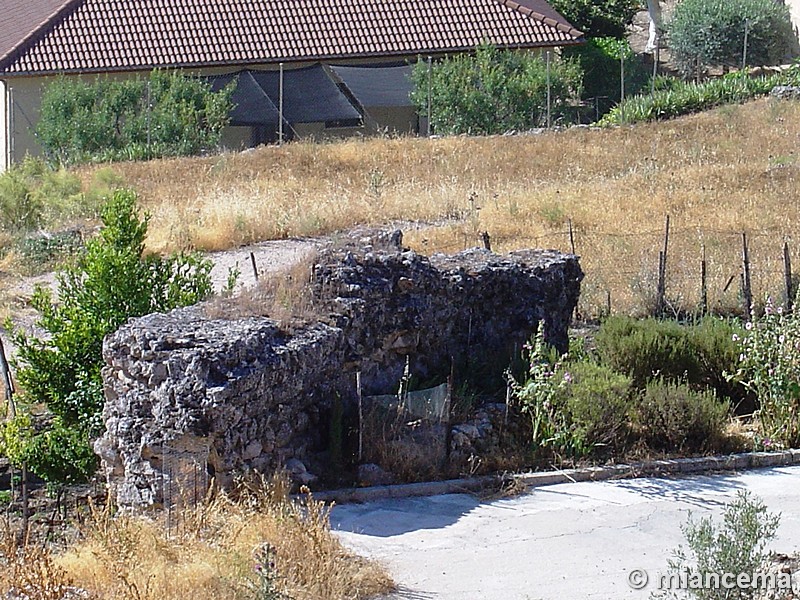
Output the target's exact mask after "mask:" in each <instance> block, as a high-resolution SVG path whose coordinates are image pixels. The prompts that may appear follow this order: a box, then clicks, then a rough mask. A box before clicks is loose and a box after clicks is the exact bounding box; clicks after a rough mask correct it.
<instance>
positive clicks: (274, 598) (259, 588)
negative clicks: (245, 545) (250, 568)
mask: <svg viewBox="0 0 800 600" xmlns="http://www.w3.org/2000/svg"><path fill="white" fill-rule="evenodd" d="M253 558H254V559H255V566H254V570H255V573H256V583H255V585H254V586H253V588H254V592H255V598H256V600H291V598H290V596H288V595H287V594H285V593H284V592H282V591H281V590H280V583H279V580H280V578H281V577H280V575H279V574H278V570H277V568H276V566H275V547H274V546H273V545H272V544H269V543H268V542H264V543H263V544H259V545H258V546H257V547H256V549H255V550H254V551H253Z"/></svg>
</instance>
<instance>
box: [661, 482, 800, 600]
mask: <svg viewBox="0 0 800 600" xmlns="http://www.w3.org/2000/svg"><path fill="white" fill-rule="evenodd" d="M779 524H780V515H777V514H773V513H769V512H767V507H766V505H765V504H764V503H763V502H762V501H761V500H760V499H758V497H756V496H754V495H753V494H752V493H750V492H748V491H747V490H744V491H739V492H737V493H736V498H735V499H734V500H733V501H732V502H731V503H729V504H728V505H726V507H725V511H724V513H723V515H722V523H721V525H715V524H714V522H713V521H712V520H711V518H710V517H704V518H702V519H700V521H695V520H694V519H693V518H692V515H691V514H690V515H689V519H688V521H687V522H686V524H685V525H683V526H682V527H681V530H682V531H683V535H684V537H685V538H686V542H687V544H688V546H689V549H688V550H689V551H688V552H687V550H686V549H685V548H684V547H683V546H679V547H678V548H677V549H676V550H675V551H674V552H673V553H672V554H673V556H672V558H671V559H670V560H669V561H668V569H667V573H666V574H665V576H664V577H665V578H666V581H668V582H671V585H669V586H666V585H665V586H663V587H664V588H670V587H671V588H672V589H664V590H662V591H659V592H657V593H654V594H653V595H652V597H653V598H657V599H658V598H674V599H678V598H686V597H690V598H696V599H697V600H746V599H752V598H766V597H769V598H778V597H781V598H782V597H784V596H782V595H780V596H779V595H773V593H775V594H778V593H779V592H778V591H777V589H776V588H782V589H785V590H787V591H788V589H790V588H791V574H789V573H783V572H779V573H778V576H779V577H782V578H783V579H782V580H780V579H777V577H776V579H775V580H774V581H777V582H781V581H782V583H780V584H779V585H776V586H775V587H774V588H771V589H770V591H769V592H766V591H765V589H763V588H761V589H760V588H759V586H752V585H751V586H741V587H739V586H736V587H732V588H731V587H729V586H726V585H724V583H725V582H724V581H723V583H722V584H720V583H716V584H714V583H713V582H714V581H715V578H716V581H717V582H720V581H722V577H723V576H724V575H725V574H729V576H730V574H732V575H733V577H734V583H735V577H736V576H738V575H739V574H746V575H748V576H750V577H754V576H755V575H756V574H763V573H765V572H766V571H767V569H768V559H769V556H770V554H769V552H767V543H768V542H769V541H770V540H772V539H774V538H775V534H776V532H777V530H778V525H779ZM750 581H751V583H752V582H753V580H752V579H751V580H750ZM756 581H757V580H756ZM787 582H788V584H787ZM698 584H699V585H698ZM785 597H786V598H791V597H792V595H791V594H788V595H786V596H785Z"/></svg>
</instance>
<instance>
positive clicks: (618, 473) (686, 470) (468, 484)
mask: <svg viewBox="0 0 800 600" xmlns="http://www.w3.org/2000/svg"><path fill="white" fill-rule="evenodd" d="M790 465H800V449H791V450H781V451H778V452H748V453H744V454H729V455H725V456H701V457H697V458H672V459H666V460H651V461H642V462H635V463H630V464H619V465H609V466H604V467H584V468H579V469H565V470H558V471H543V472H536V473H517V474H511V475H505V476H500V475H487V476H484V477H473V478H467V479H448V480H445V481H429V482H422V483H404V484H398V485H380V486H373V487H363V488H345V489H341V490H328V491H323V492H315V493H314V498H315V499H316V500H321V501H323V502H336V503H337V504H346V503H349V502H370V501H374V500H383V499H386V498H410V497H415V496H437V495H440V494H459V493H464V492H477V491H480V490H482V489H485V488H487V487H489V486H491V485H497V484H499V483H501V482H504V481H506V482H514V483H517V484H521V485H523V486H524V487H525V488H536V487H542V486H546V485H555V484H557V483H575V482H580V481H606V480H610V479H634V478H637V477H665V476H669V475H685V474H690V473H692V474H697V473H703V472H708V471H745V470H748V469H762V468H765V467H785V466H790Z"/></svg>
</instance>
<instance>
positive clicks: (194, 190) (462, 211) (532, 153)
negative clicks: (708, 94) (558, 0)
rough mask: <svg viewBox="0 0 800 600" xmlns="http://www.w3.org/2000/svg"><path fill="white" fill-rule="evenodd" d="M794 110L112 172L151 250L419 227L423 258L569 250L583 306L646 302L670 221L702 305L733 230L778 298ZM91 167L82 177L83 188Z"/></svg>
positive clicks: (773, 108) (388, 143) (790, 227)
mask: <svg viewBox="0 0 800 600" xmlns="http://www.w3.org/2000/svg"><path fill="white" fill-rule="evenodd" d="M799 136H800V105H798V104H797V103H792V102H782V101H776V100H770V99H764V100H759V101H757V102H753V103H750V104H748V105H744V106H729V107H724V108H721V109H719V110H716V111H713V112H709V113H705V114H701V115H695V116H690V117H685V118H682V119H678V120H675V121H670V122H665V123H655V124H645V125H641V126H636V127H630V128H621V129H614V130H588V129H576V130H569V131H563V132H549V133H545V134H542V135H538V136H521V137H490V138H468V137H455V138H442V139H434V140H427V139H413V138H408V139H365V140H350V141H344V142H338V143H330V144H311V143H293V144H288V145H285V146H283V147H263V148H259V149H256V150H253V151H250V152H246V153H242V154H226V155H222V156H214V157H207V158H200V159H178V160H166V161H159V162H151V163H135V164H134V163H131V164H121V165H117V166H114V167H113V168H114V170H115V171H116V172H118V173H119V174H120V175H121V177H122V178H123V180H124V181H125V182H126V183H127V184H128V185H130V186H132V187H134V188H135V189H137V190H138V191H139V192H140V194H141V197H142V199H143V202H144V205H145V206H146V207H147V208H148V209H149V210H150V211H151V212H152V214H153V221H152V223H151V234H150V246H151V248H153V249H155V250H164V249H170V248H176V247H182V246H191V247H195V248H199V249H208V250H216V249H221V248H227V247H231V246H235V245H237V244H242V243H247V242H251V241H255V240H262V239H271V238H281V237H287V236H307V235H318V234H324V233H327V232H331V231H334V230H340V229H345V228H348V227H351V226H353V225H356V224H380V223H386V222H388V221H396V220H413V221H424V222H427V223H430V224H432V226H431V227H427V228H425V229H421V230H416V231H413V230H412V231H409V232H408V235H407V236H406V241H407V242H408V243H410V244H411V245H412V246H413V247H414V248H416V249H418V250H421V251H426V252H429V251H433V250H445V251H453V250H460V249H462V248H464V247H465V246H472V245H478V244H479V243H480V240H479V237H478V234H479V232H481V231H484V230H486V231H488V232H489V233H490V234H491V236H492V239H493V246H494V248H495V249H497V250H500V251H505V250H511V249H515V248H521V247H537V246H539V247H554V248H558V249H562V250H569V249H570V244H569V237H568V235H567V233H566V231H567V223H568V221H569V220H571V222H572V224H573V228H574V232H575V243H576V251H577V253H578V254H580V255H581V256H582V265H583V267H584V270H585V271H586V272H587V279H586V284H585V286H584V294H583V301H582V306H583V307H584V308H585V309H587V312H590V311H591V310H593V309H594V308H596V307H597V306H600V305H602V304H604V303H605V296H606V290H609V291H610V292H611V294H612V297H613V302H614V306H615V310H620V311H629V310H634V309H635V308H636V307H637V306H641V304H642V302H643V301H644V300H646V299H647V296H648V295H652V291H651V288H654V277H655V271H656V265H657V263H658V249H659V247H660V246H661V245H662V243H663V242H662V240H661V238H662V235H663V234H662V233H661V231H662V230H663V225H664V218H665V215H667V214H669V215H670V216H671V219H672V223H671V224H672V228H673V235H672V238H671V246H670V256H669V261H668V270H669V275H670V279H669V287H668V296H671V297H672V298H673V299H675V300H676V301H679V302H685V303H689V304H691V303H693V302H695V301H696V300H697V297H698V294H699V290H698V288H699V270H700V265H699V262H700V248H701V244H705V247H706V252H707V256H708V263H709V267H708V268H709V286H710V290H709V293H710V294H711V299H712V303H717V304H722V305H729V304H735V303H736V293H737V292H736V290H737V289H738V279H736V282H735V283H734V284H733V285H731V286H729V288H728V291H727V292H726V293H725V294H723V293H722V289H723V288H724V286H725V283H726V282H727V280H728V279H729V277H730V276H731V275H734V276H736V275H737V274H738V271H739V263H740V259H739V254H740V243H741V242H740V237H739V232H741V231H747V232H748V233H749V234H750V236H751V244H752V246H751V252H752V255H753V269H754V286H755V290H756V292H757V294H756V295H757V296H758V295H759V293H761V292H763V291H767V289H770V290H772V289H773V288H775V289H777V288H776V287H775V286H776V285H777V281H778V280H779V279H780V273H779V271H780V268H779V262H780V260H781V246H782V243H783V236H787V237H789V238H790V239H791V236H792V235H793V232H794V231H796V230H797V229H798V224H800V223H799V218H798V217H799V214H800V213H799V212H798V202H799V200H798V195H797V188H796V185H797V175H798V169H799V168H800V165H798V162H797V156H796V146H797V140H798V137H799ZM91 172H92V170H91V169H87V170H85V171H84V176H85V177H87V178H88V177H90V176H91Z"/></svg>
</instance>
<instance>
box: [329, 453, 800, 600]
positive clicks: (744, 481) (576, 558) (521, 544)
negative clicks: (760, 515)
mask: <svg viewBox="0 0 800 600" xmlns="http://www.w3.org/2000/svg"><path fill="white" fill-rule="evenodd" d="M744 489H747V490H750V491H752V492H753V493H755V494H756V495H758V496H759V497H760V498H762V499H763V500H764V502H765V503H766V504H767V506H768V508H769V510H770V511H772V512H780V513H781V525H780V528H779V530H778V537H777V539H776V540H775V541H774V542H773V543H772V545H771V548H772V549H773V550H775V551H776V552H782V553H786V554H791V553H794V552H798V551H800V466H790V467H776V468H767V469H759V470H754V471H747V472H743V473H738V474H731V473H727V474H719V475H697V476H691V477H685V478H670V479H659V478H642V479H626V480H619V481H602V482H581V483H566V484H558V485H552V486H546V487H540V488H536V489H534V490H532V491H530V492H528V493H526V494H524V495H521V496H519V497H515V498H508V499H501V500H495V501H491V502H484V503H481V502H480V501H478V500H477V499H476V498H474V497H473V496H470V495H466V494H449V495H442V496H432V497H427V498H403V499H387V500H381V501H375V502H369V503H365V504H348V505H341V506H336V507H335V508H334V509H333V512H332V515H331V524H332V526H333V528H334V529H335V530H337V531H338V535H339V537H340V539H341V540H342V541H343V542H344V544H345V545H346V546H348V547H350V548H352V549H353V550H355V551H356V552H358V553H360V554H363V555H366V556H369V557H372V558H375V559H377V560H379V561H380V562H382V563H383V564H385V565H386V566H387V568H388V569H389V572H390V573H391V575H392V576H393V577H394V579H395V581H396V582H397V583H398V584H399V586H400V591H399V592H398V593H397V594H395V595H393V596H391V599H392V600H395V599H396V600H400V599H407V600H424V599H431V600H433V599H435V600H527V599H530V600H537V599H541V600H551V599H552V600H556V599H559V600H561V599H564V598H569V599H570V600H581V599H587V600H589V599H592V600H593V599H597V600H601V599H602V600H614V599H617V598H620V599H635V600H639V599H642V600H644V599H645V598H648V597H649V595H650V592H651V591H654V590H655V589H656V585H657V582H658V579H659V575H660V574H662V573H664V572H665V571H666V566H667V559H668V558H670V556H671V552H672V550H673V549H675V548H676V547H677V546H678V544H680V543H685V542H684V539H683V534H682V533H681V528H680V527H681V525H682V524H683V523H685V522H686V518H687V515H688V513H689V512H690V511H691V512H692V513H693V515H695V517H698V518H699V517H701V516H705V515H708V514H711V515H715V516H719V514H720V513H721V512H722V509H723V508H724V506H725V504H726V503H727V502H729V501H730V500H732V499H733V498H734V497H735V495H736V492H737V491H738V490H744ZM634 569H643V570H645V571H646V573H647V574H648V576H649V579H650V584H649V585H648V586H646V587H645V588H644V589H643V590H634V589H631V587H630V586H629V584H628V576H629V573H630V572H631V571H633V570H634Z"/></svg>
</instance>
